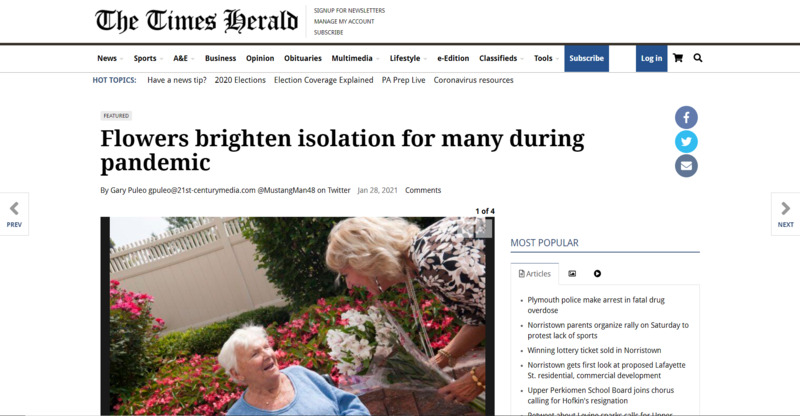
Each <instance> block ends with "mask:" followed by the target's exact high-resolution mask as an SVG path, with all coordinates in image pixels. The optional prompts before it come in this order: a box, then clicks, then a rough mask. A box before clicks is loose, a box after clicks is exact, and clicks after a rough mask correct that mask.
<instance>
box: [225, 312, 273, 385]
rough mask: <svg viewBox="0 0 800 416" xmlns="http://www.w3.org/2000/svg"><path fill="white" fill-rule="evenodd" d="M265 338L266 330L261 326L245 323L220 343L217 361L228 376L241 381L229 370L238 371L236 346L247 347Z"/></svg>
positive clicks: (237, 381)
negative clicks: (220, 347)
mask: <svg viewBox="0 0 800 416" xmlns="http://www.w3.org/2000/svg"><path fill="white" fill-rule="evenodd" d="M266 338H267V331H266V330H264V327H263V326H260V325H253V324H245V325H244V326H242V327H241V328H239V329H237V330H236V331H233V334H231V336H230V338H228V340H227V341H225V344H223V345H222V349H221V350H220V351H219V355H218V356H217V361H219V364H220V365H221V366H222V368H224V369H225V372H226V373H227V374H228V376H230V377H231V379H232V380H233V381H235V382H236V383H237V384H241V383H240V382H239V380H237V379H236V378H234V377H233V374H231V370H237V371H238V368H236V347H242V348H244V349H247V348H250V346H251V345H253V344H255V343H256V342H258V341H261V340H263V339H266ZM267 342H269V340H267Z"/></svg>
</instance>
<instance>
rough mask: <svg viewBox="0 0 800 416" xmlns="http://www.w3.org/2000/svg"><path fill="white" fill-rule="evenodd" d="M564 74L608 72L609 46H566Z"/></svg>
mask: <svg viewBox="0 0 800 416" xmlns="http://www.w3.org/2000/svg"><path fill="white" fill-rule="evenodd" d="M564 57H565V58H564V72H608V45H599V46H595V45H592V46H588V45H565V46H564Z"/></svg>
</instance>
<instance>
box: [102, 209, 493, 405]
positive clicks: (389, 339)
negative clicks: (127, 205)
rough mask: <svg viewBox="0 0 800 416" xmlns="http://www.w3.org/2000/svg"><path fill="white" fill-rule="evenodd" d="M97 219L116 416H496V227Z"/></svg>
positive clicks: (486, 222) (480, 222) (408, 220)
mask: <svg viewBox="0 0 800 416" xmlns="http://www.w3.org/2000/svg"><path fill="white" fill-rule="evenodd" d="M101 224H105V226H101V234H102V235H101V239H102V240H103V256H102V261H103V267H104V270H108V272H107V279H106V280H104V281H103V282H101V283H102V285H103V288H102V289H103V290H102V293H104V295H103V297H104V298H105V296H108V301H106V300H105V299H103V300H102V302H101V304H102V305H103V306H102V308H103V311H102V315H101V316H102V317H103V318H102V319H103V320H104V322H103V324H104V325H103V342H104V344H105V345H106V348H105V349H104V352H105V353H106V354H107V355H106V356H105V357H103V380H102V385H103V392H102V395H103V397H102V399H101V400H102V402H103V404H104V406H106V410H105V411H107V412H109V413H111V414H119V415H142V414H147V415H152V414H158V415H166V414H195V415H224V414H227V415H254V414H255V415H271V414H281V415H409V414H413V415H422V414H424V415H484V414H493V408H492V400H493V395H492V394H491V392H490V391H489V390H487V385H488V386H491V385H492V374H493V369H492V367H493V363H494V361H493V355H492V354H493V340H492V336H493V324H492V319H493V312H492V307H493V302H491V301H490V302H489V305H488V307H487V298H491V295H492V290H493V281H494V240H493V229H494V219H493V218H478V217H471V218H470V217H403V218H399V217H352V218H346V217H339V218H332V217H146V218H145V217H142V218H131V217H112V218H102V219H101ZM487 309H489V310H487ZM487 409H488V410H487Z"/></svg>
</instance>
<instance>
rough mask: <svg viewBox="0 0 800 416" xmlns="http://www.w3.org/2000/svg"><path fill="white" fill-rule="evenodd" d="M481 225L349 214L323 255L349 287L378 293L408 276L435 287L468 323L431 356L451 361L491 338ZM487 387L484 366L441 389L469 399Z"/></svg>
mask: <svg viewBox="0 0 800 416" xmlns="http://www.w3.org/2000/svg"><path fill="white" fill-rule="evenodd" d="M482 225H483V220H480V219H476V218H445V219H442V220H440V221H438V222H436V223H434V224H433V225H431V226H430V227H428V228H426V229H425V230H422V231H420V230H419V227H417V226H416V225H413V224H411V223H409V222H407V221H405V220H402V219H398V218H349V219H346V220H344V221H341V222H339V223H338V224H336V225H335V226H334V227H333V229H332V230H331V233H330V235H329V236H328V250H327V253H326V258H325V260H326V262H327V263H328V267H330V268H331V269H333V270H334V271H337V272H338V273H339V274H340V275H342V276H344V278H345V280H346V281H347V287H349V288H351V287H353V286H359V287H364V288H366V289H367V290H368V291H369V292H370V293H372V294H373V295H378V294H380V293H382V292H383V291H384V290H386V289H387V288H389V287H390V286H394V285H396V284H401V283H404V282H406V281H410V280H411V279H414V280H416V281H417V282H419V284H421V285H422V286H423V287H425V288H428V289H429V290H431V291H432V292H433V293H434V294H435V295H436V296H437V297H438V298H439V299H440V300H441V301H442V302H443V303H444V304H445V305H447V306H448V307H449V308H450V309H451V310H452V311H453V312H454V313H455V314H456V315H457V316H458V317H459V318H460V319H461V320H462V321H463V322H464V324H465V325H464V326H463V327H462V328H461V330H460V331H459V332H458V334H457V335H456V336H455V337H454V338H453V340H452V341H451V342H450V343H449V344H448V345H447V346H446V347H444V348H442V349H441V350H439V351H438V353H437V354H436V356H434V357H433V359H432V362H433V363H434V364H436V365H438V366H439V367H445V366H447V365H450V366H451V367H452V366H453V365H454V363H455V360H456V359H457V358H458V357H460V356H461V355H463V354H464V353H466V352H467V351H468V350H469V349H471V348H472V347H474V346H475V345H477V344H478V343H479V342H481V341H482V340H483V339H484V338H485V337H486V256H485V254H484V248H485V246H484V242H483V240H481V239H478V238H475V235H476V233H475V231H476V229H478V228H479V227H481V226H482ZM413 303H414V302H412V304H413ZM484 390H486V366H485V365H481V366H478V367H475V368H473V369H472V370H471V371H470V372H469V373H467V374H465V375H464V376H462V377H461V378H459V379H457V380H456V381H454V382H453V383H451V384H450V385H447V386H445V387H442V388H441V389H439V393H441V394H442V395H443V396H444V397H445V399H447V400H452V401H456V402H460V403H466V402H469V401H471V400H472V399H474V398H475V397H477V396H478V395H479V394H480V393H481V392H483V391H484Z"/></svg>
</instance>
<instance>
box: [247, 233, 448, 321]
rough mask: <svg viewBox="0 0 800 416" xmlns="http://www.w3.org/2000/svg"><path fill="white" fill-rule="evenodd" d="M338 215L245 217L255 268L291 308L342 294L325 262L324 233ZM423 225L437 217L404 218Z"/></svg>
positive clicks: (341, 286)
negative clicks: (254, 254) (256, 266)
mask: <svg viewBox="0 0 800 416" xmlns="http://www.w3.org/2000/svg"><path fill="white" fill-rule="evenodd" d="M340 220H342V218H249V219H248V221H247V225H246V226H245V229H244V236H245V237H247V238H248V239H249V240H250V241H251V242H252V243H253V244H255V246H256V250H257V254H256V257H257V260H258V262H259V268H262V269H266V270H267V279H269V281H270V282H271V283H272V284H273V285H275V287H277V288H278V290H279V291H280V293H281V295H283V297H285V298H286V299H289V300H290V302H292V304H293V307H294V309H299V308H300V307H303V306H306V305H311V304H313V303H314V302H316V301H317V299H320V298H327V297H331V296H338V295H343V294H344V293H345V292H346V289H347V288H346V285H340V286H339V287H336V286H335V285H334V284H333V282H334V280H335V279H336V274H335V273H333V272H332V271H330V270H329V269H328V266H327V265H326V264H325V251H326V249H327V247H328V234H329V233H330V231H331V228H333V226H334V225H336V223H337V222H339V221H340ZM408 220H409V221H411V222H413V223H416V224H418V225H419V226H420V227H427V226H428V225H430V224H432V223H433V222H435V221H436V220H438V218H408Z"/></svg>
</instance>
